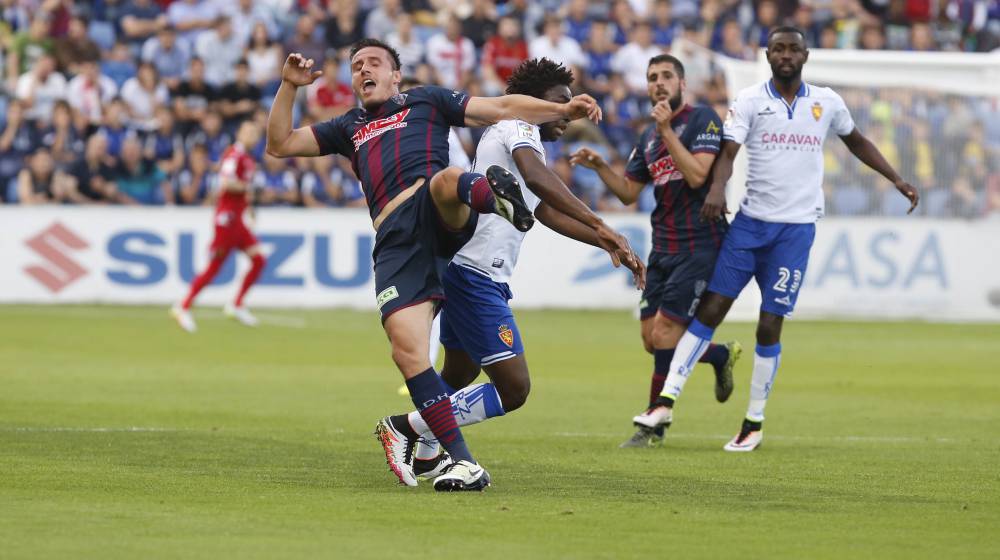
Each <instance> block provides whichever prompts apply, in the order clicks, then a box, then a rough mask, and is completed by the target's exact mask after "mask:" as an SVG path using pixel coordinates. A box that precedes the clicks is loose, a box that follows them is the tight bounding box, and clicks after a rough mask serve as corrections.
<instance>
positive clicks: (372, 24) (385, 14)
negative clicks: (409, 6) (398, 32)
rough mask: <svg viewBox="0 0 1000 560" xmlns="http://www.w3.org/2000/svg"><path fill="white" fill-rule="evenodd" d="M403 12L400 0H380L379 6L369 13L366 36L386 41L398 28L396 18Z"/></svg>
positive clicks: (366, 22) (366, 21)
mask: <svg viewBox="0 0 1000 560" xmlns="http://www.w3.org/2000/svg"><path fill="white" fill-rule="evenodd" d="M402 13H403V8H402V5H401V4H400V0H379V3H378V8H375V9H374V10H372V11H371V12H369V13H368V18H367V19H366V20H365V36H366V37H374V38H375V39H379V40H381V41H385V40H386V38H387V37H389V34H390V33H392V32H393V30H394V29H395V28H396V19H397V18H398V17H399V14H402Z"/></svg>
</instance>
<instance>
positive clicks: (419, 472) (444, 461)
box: [413, 451, 455, 478]
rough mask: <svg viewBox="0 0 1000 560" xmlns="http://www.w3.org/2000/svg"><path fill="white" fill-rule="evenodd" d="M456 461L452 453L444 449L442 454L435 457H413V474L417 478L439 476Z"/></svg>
mask: <svg viewBox="0 0 1000 560" xmlns="http://www.w3.org/2000/svg"><path fill="white" fill-rule="evenodd" d="M454 463H455V461H454V460H452V458H451V455H448V453H447V452H445V451H442V452H441V454H440V455H438V456H437V457H435V458H433V459H427V460H423V459H416V458H414V459H413V474H414V475H415V476H416V477H417V478H437V477H439V476H441V475H442V474H444V473H445V471H447V470H448V467H450V466H451V465H452V464H454Z"/></svg>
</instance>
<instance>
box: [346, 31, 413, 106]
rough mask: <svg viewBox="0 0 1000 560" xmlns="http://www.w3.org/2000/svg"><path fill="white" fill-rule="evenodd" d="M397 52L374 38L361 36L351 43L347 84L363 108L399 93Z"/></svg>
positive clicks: (383, 101) (379, 103)
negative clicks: (349, 72) (349, 78)
mask: <svg viewBox="0 0 1000 560" xmlns="http://www.w3.org/2000/svg"><path fill="white" fill-rule="evenodd" d="M399 67H400V62H399V53H397V52H396V49H394V48H392V47H390V46H389V45H387V44H385V43H383V42H382V41H379V40H378V39H362V40H360V41H358V42H357V43H354V45H353V46H352V47H351V87H352V88H353V89H354V95H356V96H357V97H358V99H359V100H361V104H362V105H363V106H364V107H365V108H366V109H374V108H376V107H378V106H379V105H381V104H383V103H385V102H386V101H388V100H389V98H390V97H392V96H393V95H395V94H396V93H399V81H400V80H402V79H403V76H402V74H400V72H399Z"/></svg>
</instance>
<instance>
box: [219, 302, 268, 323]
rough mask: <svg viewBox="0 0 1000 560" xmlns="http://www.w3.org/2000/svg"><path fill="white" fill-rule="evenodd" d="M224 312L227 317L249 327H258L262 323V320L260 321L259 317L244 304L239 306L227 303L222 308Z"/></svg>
mask: <svg viewBox="0 0 1000 560" xmlns="http://www.w3.org/2000/svg"><path fill="white" fill-rule="evenodd" d="M222 313H223V314H225V316H226V317H229V318H231V319H236V320H237V321H239V322H240V323H243V324H244V325H246V326H248V327H256V326H257V325H258V324H259V323H260V321H258V320H257V318H256V317H254V316H253V314H251V313H250V310H249V309H247V308H246V307H243V306H242V305H241V306H239V307H237V306H235V305H233V304H231V303H227V304H226V306H225V307H223V308H222Z"/></svg>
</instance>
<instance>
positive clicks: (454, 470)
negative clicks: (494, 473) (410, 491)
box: [434, 460, 490, 492]
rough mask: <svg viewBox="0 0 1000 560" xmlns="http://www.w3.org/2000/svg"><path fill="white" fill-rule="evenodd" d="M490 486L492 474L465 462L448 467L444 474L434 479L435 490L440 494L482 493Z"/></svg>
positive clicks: (476, 465)
mask: <svg viewBox="0 0 1000 560" xmlns="http://www.w3.org/2000/svg"><path fill="white" fill-rule="evenodd" d="M489 485H490V473H488V472H486V469H484V468H483V467H480V466H479V465H478V464H477V463H472V462H470V461H464V460H463V461H456V462H454V463H452V464H450V465H448V467H447V468H446V469H445V471H444V474H442V475H441V476H439V477H437V478H436V479H434V490H436V491H438V492H473V491H475V492H482V491H483V490H485V489H486V487H487V486H489Z"/></svg>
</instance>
